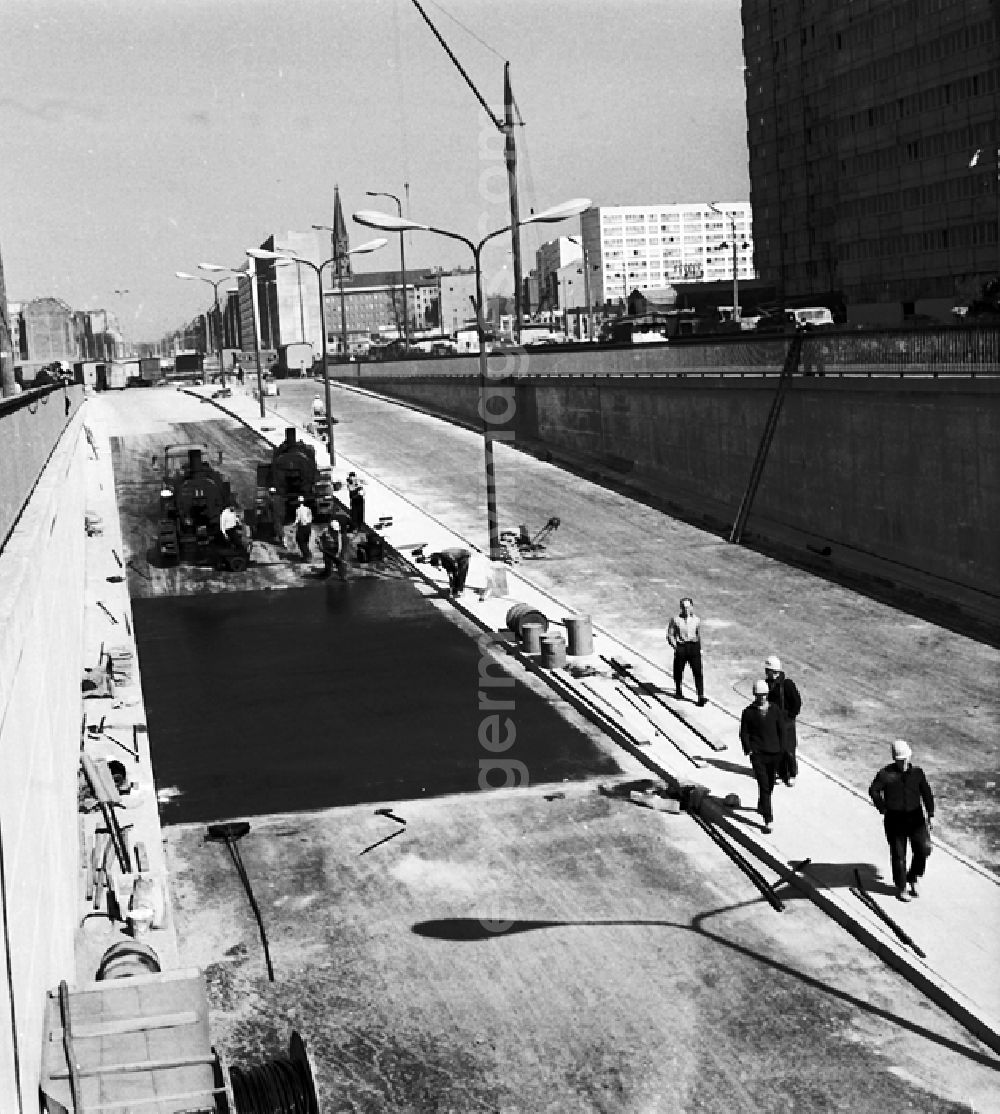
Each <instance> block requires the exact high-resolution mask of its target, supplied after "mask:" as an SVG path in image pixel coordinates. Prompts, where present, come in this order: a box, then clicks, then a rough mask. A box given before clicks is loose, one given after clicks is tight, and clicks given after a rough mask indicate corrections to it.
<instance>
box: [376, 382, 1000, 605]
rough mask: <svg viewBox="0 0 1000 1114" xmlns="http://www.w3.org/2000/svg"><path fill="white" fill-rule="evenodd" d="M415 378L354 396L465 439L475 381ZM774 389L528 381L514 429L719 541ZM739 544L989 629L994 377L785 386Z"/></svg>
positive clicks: (998, 441)
mask: <svg viewBox="0 0 1000 1114" xmlns="http://www.w3.org/2000/svg"><path fill="white" fill-rule="evenodd" d="M420 371H422V368H421V367H420V365H416V366H415V367H414V368H413V369H412V371H411V373H410V375H408V376H398V377H395V378H392V379H388V378H381V377H380V378H378V379H375V378H371V379H368V378H367V377H366V378H363V379H362V383H363V385H365V386H366V387H368V388H369V389H371V390H374V391H378V392H379V393H382V394H385V395H388V396H390V397H393V398H398V399H401V400H406V401H408V402H411V403H416V404H418V405H420V406H421V407H423V408H426V409H428V410H430V411H432V412H434V413H437V414H442V415H446V416H449V417H451V418H453V419H457V420H460V421H463V422H466V423H468V424H471V425H474V426H478V424H479V422H480V418H479V410H478V403H479V381H478V377H474V376H469V375H466V376H464V377H458V376H455V375H454V374H449V375H447V376H433V375H430V376H429V375H426V374H420ZM491 371H492V365H491ZM383 374H384V373H383ZM776 386H777V380H776V379H775V378H774V377H773V376H772V377H760V376H749V375H747V376H743V377H734V378H719V377H702V376H669V377H667V376H664V377H658V378H624V379H623V378H620V377H615V376H610V375H606V376H587V377H580V378H550V377H537V378H533V377H531V376H527V377H523V378H518V379H517V380H516V392H517V408H516V413H515V417H514V421H513V425H514V427H515V432H516V438H517V442H518V443H520V444H521V445H522V446H524V447H530V448H533V449H534V450H536V451H537V450H541V451H544V452H548V453H551V454H552V456H553V458H554V459H556V460H559V459H560V458H562V459H564V460H566V461H567V462H570V463H572V464H575V465H577V466H579V467H582V468H583V470H585V471H587V470H590V471H593V472H594V473H595V475H597V476H599V474H600V473H601V472H602V471H603V472H604V473H606V474H607V476H609V477H612V478H614V479H615V480H617V481H618V482H621V483H625V484H627V485H629V486H631V487H633V488H634V489H636V490H637V491H639V492H642V493H645V494H647V495H651V496H653V497H655V498H656V499H658V500H660V501H661V502H663V503H664V504H666V505H667V506H668V507H669V508H671V509H674V510H675V511H676V512H677V513H679V514H680V515H682V516H683V517H685V518H687V519H690V520H692V521H695V522H697V523H700V524H704V525H705V526H707V527H709V528H710V529H715V530H721V531H725V532H728V529H729V527H730V526H731V524H732V522H733V521H734V519H735V517H736V513H737V510H738V508H739V504H740V500H741V498H742V496H743V493H744V490H745V488H746V485H747V481H748V479H749V476H750V472H751V468H752V464H753V460H754V455H755V453H756V451H757V446H758V444H759V442H760V437H761V433H762V431H763V429H764V425H765V421H766V418H767V414H768V410H769V408H770V406H771V401H772V399H773V397H774V393H775V390H776ZM745 539H746V540H748V541H750V542H753V543H759V544H762V545H764V546H766V547H772V548H774V549H775V551H776V552H778V553H784V554H791V555H793V556H795V557H796V558H801V559H802V560H803V561H805V562H806V563H811V564H813V565H815V566H816V567H818V568H829V569H832V570H847V571H853V572H856V573H858V574H860V575H863V576H866V577H874V578H878V579H879V580H884V581H888V582H890V583H891V584H893V585H896V586H900V587H904V588H907V589H911V590H913V591H915V592H918V593H920V594H921V595H923V596H929V597H931V598H932V599H935V600H938V601H947V602H949V603H956V604H958V605H959V606H961V607H962V608H963V609H964V610H966V611H967V612H968V613H969V614H970V615H978V614H981V615H983V616H985V617H988V618H989V619H990V621H996V620H998V619H1000V379H993V378H975V379H973V378H957V377H956V378H942V379H931V378H916V377H914V378H888V377H886V378H871V379H868V378H829V377H820V376H797V377H796V378H795V379H794V380H793V386H792V388H791V389H790V391H789V392H788V394H787V396H786V399H785V403H784V407H783V411H782V414H781V418H780V421H779V424H778V427H777V431H776V435H775V438H774V441H773V443H772V445H771V449H770V453H769V456H768V460H767V465H766V468H765V470H764V474H763V478H762V482H761V484H760V487H759V490H758V492H757V496H756V499H755V502H754V505H753V510H752V513H751V515H750V518H749V520H748V523H747V528H746V533H745Z"/></svg>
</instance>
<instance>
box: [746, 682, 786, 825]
mask: <svg viewBox="0 0 1000 1114" xmlns="http://www.w3.org/2000/svg"><path fill="white" fill-rule="evenodd" d="M768 691H769V688H768V683H767V681H754V684H753V703H752V704H748V705H747V706H746V707H745V708H744V709H743V714H742V716H741V717H740V743H741V744H742V746H743V753H744V754H745V755H747V757H748V758H749V759H750V768H751V769H752V770H753V776H754V777H755V778H756V779H757V792H758V799H757V811H758V812H759V813H760V816H761V819H762V820H763V821H764V834H765V835H769V834H770V833H771V830H772V828H773V827H774V814H773V812H772V810H771V794H772V792H773V791H774V783H775V781H776V780H777V776H778V762H779V760H780V758H781V729H782V718H783V717H782V713H781V709H780V708H779V707H778V705H777V704H769V703H768V702H767V695H768Z"/></svg>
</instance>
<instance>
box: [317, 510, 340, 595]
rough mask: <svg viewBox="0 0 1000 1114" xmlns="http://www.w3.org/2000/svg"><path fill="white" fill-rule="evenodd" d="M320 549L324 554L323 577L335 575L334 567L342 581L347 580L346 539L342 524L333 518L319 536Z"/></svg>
mask: <svg viewBox="0 0 1000 1114" xmlns="http://www.w3.org/2000/svg"><path fill="white" fill-rule="evenodd" d="M319 548H320V551H321V552H322V554H323V576H325V577H328V576H331V575H332V574H333V569H334V566H336V567H337V573H338V575H339V576H340V579H341V580H346V579H347V562H346V561H345V560H344V538H343V535H342V534H341V532H340V523H339V522H338V521H337V520H336V518H331V519H330V521H329V523H328V524H327V527H326V529H325V530H324V531H323V533H322V534H320V536H319Z"/></svg>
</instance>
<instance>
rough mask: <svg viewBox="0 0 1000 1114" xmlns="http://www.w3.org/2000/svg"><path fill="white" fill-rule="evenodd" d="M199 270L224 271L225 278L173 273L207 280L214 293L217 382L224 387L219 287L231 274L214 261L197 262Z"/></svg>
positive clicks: (224, 372) (224, 371)
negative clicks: (217, 363)
mask: <svg viewBox="0 0 1000 1114" xmlns="http://www.w3.org/2000/svg"><path fill="white" fill-rule="evenodd" d="M198 268H199V270H202V271H225V272H226V276H225V278H220V279H210V278H205V276H204V275H191V274H188V272H187V271H175V272H174V274H175V275H176V276H177V277H178V278H179V279H193V280H195V281H199V280H200V281H201V282H207V283H208V285H209V286H211V288H212V292H213V294H214V295H215V320H216V330H217V331H216V338H215V339H216V345H215V349H216V352H217V353H218V356H219V382H220V383H221V384H222V386H223V387H224V386H225V385H226V369H225V368H224V367H223V366H222V314H221V312H220V311H219V287H220V286H221V285H222V284H223V283H224V282H232V279H233V274H232V272H231V271H230V269H229V268H228V267H220V266H219V265H218V264H216V263H199V264H198Z"/></svg>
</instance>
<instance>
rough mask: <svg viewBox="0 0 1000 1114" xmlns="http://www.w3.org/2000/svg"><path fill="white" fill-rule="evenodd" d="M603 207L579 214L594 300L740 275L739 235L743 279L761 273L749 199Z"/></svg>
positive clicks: (595, 302) (620, 298)
mask: <svg viewBox="0 0 1000 1114" xmlns="http://www.w3.org/2000/svg"><path fill="white" fill-rule="evenodd" d="M713 204H714V205H715V206H716V208H718V209H719V210H721V215H720V213H716V212H714V211H713V210H712V209H711V208H710V207H709V204H708V202H692V203H688V204H669V205H668V204H663V205H599V206H593V207H591V208H590V209H588V210H587V211H586V212H584V213H582V214H581V216H580V229H581V238H582V240H583V259H584V260H585V262H586V264H587V266H588V268H589V271H590V292H591V302H592V304H593V305H595V306H597V305H603V304H605V303H607V302H621V301H623V300H626V299H627V298H628V295H629V294H631V293H632V292H633V291H634V290H641V291H646V290H658V289H661V288H662V287H664V286H668V285H670V284H671V283H675V282H712V281H718V280H722V279H731V278H732V277H733V250H732V248H733V238H732V232H733V228H734V226H735V232H736V249H737V250H736V266H737V271H738V275H739V278H740V279H752V278H754V257H753V243H754V241H753V222H752V219H751V213H750V203H749V202H743V201H715V202H713Z"/></svg>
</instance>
